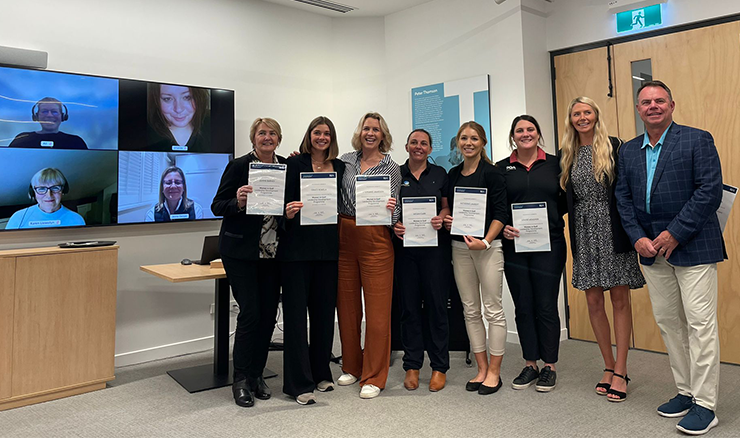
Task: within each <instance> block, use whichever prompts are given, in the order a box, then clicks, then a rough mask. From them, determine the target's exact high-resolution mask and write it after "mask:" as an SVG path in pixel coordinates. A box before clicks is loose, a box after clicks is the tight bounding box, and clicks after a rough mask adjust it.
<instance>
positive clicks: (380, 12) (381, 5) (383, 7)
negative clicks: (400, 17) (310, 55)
mask: <svg viewBox="0 0 740 438" xmlns="http://www.w3.org/2000/svg"><path fill="white" fill-rule="evenodd" d="M264 1H266V2H270V3H276V4H279V5H284V6H290V7H292V8H297V9H302V10H304V11H309V12H313V13H315V14H321V15H326V16H329V17H348V18H351V17H384V16H386V15H389V14H392V13H394V12H398V11H402V10H404V9H408V8H411V7H413V6H416V5H420V4H422V3H429V2H430V1H431V0H328V1H331V2H332V3H339V4H341V5H345V6H352V7H354V8H357V10H354V11H351V12H347V13H346V14H342V13H340V12H334V11H330V10H328V9H324V8H320V7H317V6H311V5H307V4H305V3H300V2H297V1H294V0H264Z"/></svg>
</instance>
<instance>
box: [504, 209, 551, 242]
mask: <svg viewBox="0 0 740 438" xmlns="http://www.w3.org/2000/svg"><path fill="white" fill-rule="evenodd" d="M511 221H512V225H513V226H514V228H516V229H518V230H519V237H517V238H515V239H514V250H515V251H516V252H544V251H550V225H549V222H548V220H547V202H523V203H521V204H511Z"/></svg>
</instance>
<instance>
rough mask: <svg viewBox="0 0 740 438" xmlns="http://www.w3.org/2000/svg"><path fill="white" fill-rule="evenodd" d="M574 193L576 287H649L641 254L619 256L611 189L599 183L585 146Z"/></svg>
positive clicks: (576, 170)
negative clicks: (614, 232)
mask: <svg viewBox="0 0 740 438" xmlns="http://www.w3.org/2000/svg"><path fill="white" fill-rule="evenodd" d="M571 178H572V183H573V193H574V209H575V214H574V217H573V218H572V219H571V220H574V221H575V223H574V225H575V230H576V232H575V234H576V241H577V242H578V244H577V245H576V253H575V257H574V259H573V287H575V288H577V289H580V290H586V289H590V288H592V287H601V288H603V289H604V290H606V289H610V288H612V287H614V286H620V285H628V286H629V287H630V289H638V288H640V287H642V286H643V285H644V284H645V279H644V278H643V276H642V272H641V271H640V267H639V265H638V260H637V253H636V252H635V251H630V252H626V253H616V252H615V251H614V242H613V239H614V238H613V235H612V228H611V218H610V216H609V193H608V192H607V190H608V188H607V187H606V186H604V185H602V184H599V183H598V182H597V181H596V178H595V177H594V173H593V164H592V149H591V146H590V145H586V146H581V147H580V148H579V149H578V156H577V157H576V161H575V163H573V169H572V171H571Z"/></svg>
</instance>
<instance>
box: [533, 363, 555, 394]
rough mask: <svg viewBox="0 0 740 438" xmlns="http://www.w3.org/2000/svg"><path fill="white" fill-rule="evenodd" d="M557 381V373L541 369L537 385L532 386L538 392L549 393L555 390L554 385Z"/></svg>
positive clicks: (547, 368) (546, 368)
mask: <svg viewBox="0 0 740 438" xmlns="http://www.w3.org/2000/svg"><path fill="white" fill-rule="evenodd" d="M557 379H558V375H557V373H556V372H555V371H554V370H553V369H552V368H550V367H549V366H548V367H545V368H542V371H540V377H539V379H537V384H536V385H535V386H534V389H536V390H537V391H539V392H550V391H552V390H553V389H555V383H556V381H557Z"/></svg>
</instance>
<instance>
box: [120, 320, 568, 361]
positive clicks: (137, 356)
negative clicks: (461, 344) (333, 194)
mask: <svg viewBox="0 0 740 438" xmlns="http://www.w3.org/2000/svg"><path fill="white" fill-rule="evenodd" d="M282 328H283V322H282V320H281V321H279V322H278V323H277V327H276V328H275V333H274V334H273V339H274V340H280V341H282V331H279V329H282ZM335 336H338V334H336V333H335ZM277 338H280V339H277ZM567 339H568V330H566V329H564V328H563V329H561V330H560V342H563V341H565V340H567ZM506 342H510V343H512V344H519V335H518V334H517V332H513V331H509V332H508V333H507V334H506ZM211 349H213V336H207V337H204V338H198V339H190V340H187V341H182V342H176V343H173V344H167V345H160V346H156V347H151V348H145V349H143V350H137V351H130V352H127V353H120V354H117V355H116V357H115V366H116V367H123V366H127V365H135V364H139V363H144V362H150V361H153V360H159V359H167V358H170V357H175V356H182V355H183V354H192V353H198V352H201V351H207V350H211Z"/></svg>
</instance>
